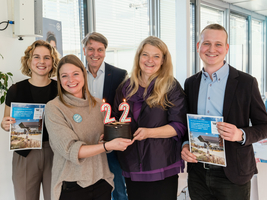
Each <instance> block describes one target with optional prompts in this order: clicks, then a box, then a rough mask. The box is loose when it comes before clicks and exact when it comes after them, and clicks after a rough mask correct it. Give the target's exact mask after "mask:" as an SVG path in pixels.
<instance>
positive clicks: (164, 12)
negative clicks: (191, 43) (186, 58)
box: [160, 0, 177, 76]
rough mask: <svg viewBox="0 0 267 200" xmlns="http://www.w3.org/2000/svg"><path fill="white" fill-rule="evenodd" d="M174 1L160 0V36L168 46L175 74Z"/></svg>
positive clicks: (174, 73)
mask: <svg viewBox="0 0 267 200" xmlns="http://www.w3.org/2000/svg"><path fill="white" fill-rule="evenodd" d="M175 19H176V17H175V1H173V0H161V1H160V38H161V39H162V41H163V42H165V44H166V45H167V46H168V49H169V51H170V53H171V57H172V64H173V75H174V76H175V75H176V68H177V67H176V21H175Z"/></svg>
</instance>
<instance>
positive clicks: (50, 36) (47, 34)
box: [46, 31, 57, 44]
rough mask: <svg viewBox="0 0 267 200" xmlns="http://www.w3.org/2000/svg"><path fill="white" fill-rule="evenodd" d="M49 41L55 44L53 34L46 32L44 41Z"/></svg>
mask: <svg viewBox="0 0 267 200" xmlns="http://www.w3.org/2000/svg"><path fill="white" fill-rule="evenodd" d="M51 40H53V41H55V43H56V44H57V39H56V36H55V34H54V33H53V32H51V31H48V32H47V33H46V41H47V42H49V43H50V41H51Z"/></svg>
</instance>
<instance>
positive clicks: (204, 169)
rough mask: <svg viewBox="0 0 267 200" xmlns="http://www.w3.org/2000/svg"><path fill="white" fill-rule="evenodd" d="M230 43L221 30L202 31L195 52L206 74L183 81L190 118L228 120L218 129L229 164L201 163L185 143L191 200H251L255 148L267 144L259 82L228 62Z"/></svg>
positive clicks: (213, 27) (213, 26)
mask: <svg viewBox="0 0 267 200" xmlns="http://www.w3.org/2000/svg"><path fill="white" fill-rule="evenodd" d="M227 37H228V36H227V32H226V30H225V29H224V28H223V27H222V26H220V25H218V24H211V25H208V26H207V27H206V28H204V29H203V31H202V32H201V34H200V41H199V42H198V43H197V51H198V53H199V56H200V58H201V59H202V61H203V65H204V68H203V69H202V71H201V72H199V73H197V74H195V75H193V76H191V77H189V78H188V79H187V80H186V81H185V87H184V88H185V93H186V95H187V99H188V105H189V113H191V114H201V115H213V116H223V117H224V122H219V123H217V129H218V131H219V133H220V135H221V137H222V138H223V139H224V140H225V151H226V164H227V166H226V167H220V166H215V165H208V164H203V163H198V162H197V160H196V157H195V156H194V155H193V154H192V153H190V151H189V145H188V144H187V143H186V142H185V143H184V146H183V149H182V158H183V159H184V160H185V161H187V162H188V188H189V194H190V197H191V199H192V200H195V199H196V200H201V199H203V200H204V199H205V200H207V199H228V200H229V199H230V200H231V199H233V200H239V199H240V200H249V199H250V180H251V178H252V176H253V175H254V174H256V173H257V168H256V162H255V158H254V151H253V147H252V143H254V142H257V141H259V140H261V139H264V138H267V114H266V111H265V107H264V104H263V101H262V99H261V95H260V92H259V89H258V84H257V80H256V79H255V78H254V77H252V76H250V75H249V74H246V73H244V72H241V71H238V70H236V69H235V68H233V67H231V66H230V65H228V64H227V63H226V62H225V61H224V58H225V56H226V54H227V52H228V49H229V44H228V43H227ZM250 122H251V124H252V126H250V125H249V124H250Z"/></svg>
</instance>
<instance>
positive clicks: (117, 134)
mask: <svg viewBox="0 0 267 200" xmlns="http://www.w3.org/2000/svg"><path fill="white" fill-rule="evenodd" d="M115 138H127V139H132V134H131V126H130V123H124V122H114V123H109V124H105V126H104V141H110V140H113V139H115Z"/></svg>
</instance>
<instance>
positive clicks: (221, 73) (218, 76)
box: [202, 61, 229, 81]
mask: <svg viewBox="0 0 267 200" xmlns="http://www.w3.org/2000/svg"><path fill="white" fill-rule="evenodd" d="M228 75H229V65H228V63H227V62H226V61H224V65H223V66H222V67H221V68H220V69H218V70H217V71H216V72H214V73H213V74H212V79H213V81H216V80H218V81H220V80H222V79H223V78H224V77H225V76H228ZM202 78H204V80H206V79H208V78H210V76H209V74H208V72H205V69H204V67H203V68H202Z"/></svg>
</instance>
